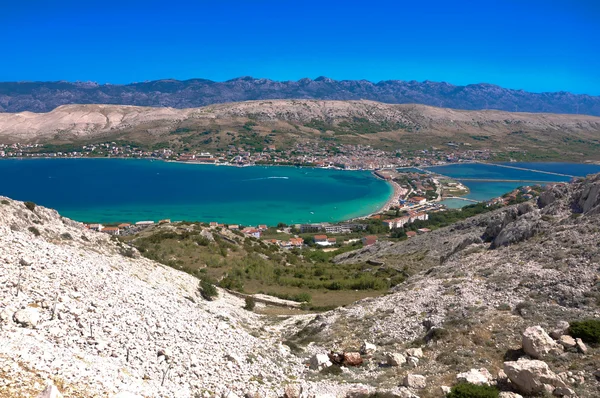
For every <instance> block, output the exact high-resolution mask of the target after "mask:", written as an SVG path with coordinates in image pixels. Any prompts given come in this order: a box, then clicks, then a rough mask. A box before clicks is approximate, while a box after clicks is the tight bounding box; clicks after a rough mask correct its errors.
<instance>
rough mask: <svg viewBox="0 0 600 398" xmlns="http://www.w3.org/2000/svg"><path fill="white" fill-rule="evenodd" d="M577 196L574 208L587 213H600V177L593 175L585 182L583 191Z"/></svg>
mask: <svg viewBox="0 0 600 398" xmlns="http://www.w3.org/2000/svg"><path fill="white" fill-rule="evenodd" d="M574 196H575V198H574V199H575V203H573V208H574V209H575V210H576V211H579V212H581V213H585V214H589V215H592V214H600V177H599V176H595V177H592V178H591V179H590V180H589V181H586V182H585V183H584V186H583V189H582V190H581V192H580V193H579V192H578V193H577V194H576V195H574Z"/></svg>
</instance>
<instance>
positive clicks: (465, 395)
mask: <svg viewBox="0 0 600 398" xmlns="http://www.w3.org/2000/svg"><path fill="white" fill-rule="evenodd" d="M499 395H500V392H499V391H498V390H497V389H496V388H495V387H491V386H478V385H475V384H471V383H459V384H456V385H455V386H453V387H452V389H451V390H450V392H449V393H448V395H447V396H446V397H447V398H498V396H499Z"/></svg>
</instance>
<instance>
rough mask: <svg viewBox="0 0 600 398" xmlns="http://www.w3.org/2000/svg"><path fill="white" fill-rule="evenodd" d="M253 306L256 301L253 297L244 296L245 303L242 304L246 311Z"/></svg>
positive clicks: (252, 308) (252, 309)
mask: <svg viewBox="0 0 600 398" xmlns="http://www.w3.org/2000/svg"><path fill="white" fill-rule="evenodd" d="M254 307H256V301H255V300H254V297H251V296H249V297H246V305H244V309H245V310H248V311H254Z"/></svg>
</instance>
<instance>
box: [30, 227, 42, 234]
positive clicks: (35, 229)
mask: <svg viewBox="0 0 600 398" xmlns="http://www.w3.org/2000/svg"><path fill="white" fill-rule="evenodd" d="M27 229H28V230H29V232H31V233H32V234H34V235H35V236H40V235H41V233H40V230H39V229H37V228H36V227H29V228H27Z"/></svg>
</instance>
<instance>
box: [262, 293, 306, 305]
mask: <svg viewBox="0 0 600 398" xmlns="http://www.w3.org/2000/svg"><path fill="white" fill-rule="evenodd" d="M267 294H268V295H269V296H273V297H277V298H280V299H282V300H289V301H296V302H298V303H310V302H311V301H312V296H311V295H310V294H308V293H298V294H287V293H277V292H269V293H267Z"/></svg>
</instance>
